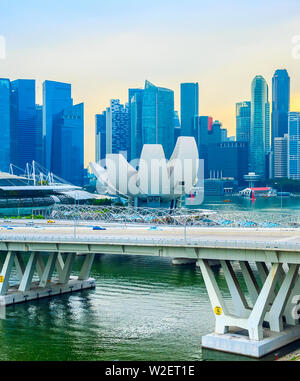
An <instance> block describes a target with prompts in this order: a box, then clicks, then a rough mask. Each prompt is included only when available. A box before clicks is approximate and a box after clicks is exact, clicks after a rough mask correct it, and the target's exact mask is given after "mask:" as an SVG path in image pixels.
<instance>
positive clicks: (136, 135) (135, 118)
mask: <svg viewBox="0 0 300 381" xmlns="http://www.w3.org/2000/svg"><path fill="white" fill-rule="evenodd" d="M129 98H130V101H129V111H128V114H129V115H128V117H129V129H130V137H131V142H130V149H131V152H130V159H131V160H134V159H139V158H140V156H141V152H142V148H143V143H142V141H143V138H142V123H143V120H142V113H143V98H144V89H129Z"/></svg>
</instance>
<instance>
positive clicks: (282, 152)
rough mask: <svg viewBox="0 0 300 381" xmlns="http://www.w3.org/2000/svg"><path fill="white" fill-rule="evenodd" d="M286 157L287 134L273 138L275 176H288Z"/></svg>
mask: <svg viewBox="0 0 300 381" xmlns="http://www.w3.org/2000/svg"><path fill="white" fill-rule="evenodd" d="M287 159H288V135H287V134H285V135H284V137H283V138H275V139H274V177H275V178H286V177H288V171H287V167H288V165H287Z"/></svg>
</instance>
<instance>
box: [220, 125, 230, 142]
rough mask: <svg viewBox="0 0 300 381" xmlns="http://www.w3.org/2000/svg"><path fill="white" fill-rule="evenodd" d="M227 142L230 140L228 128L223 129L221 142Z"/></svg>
mask: <svg viewBox="0 0 300 381" xmlns="http://www.w3.org/2000/svg"><path fill="white" fill-rule="evenodd" d="M227 140H228V137H227V130H226V128H221V141H222V142H227Z"/></svg>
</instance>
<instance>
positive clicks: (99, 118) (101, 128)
mask: <svg viewBox="0 0 300 381" xmlns="http://www.w3.org/2000/svg"><path fill="white" fill-rule="evenodd" d="M95 122H96V151H95V152H96V162H97V163H98V162H99V161H101V160H102V159H105V156H106V111H104V112H103V113H102V114H97V115H96V117H95Z"/></svg>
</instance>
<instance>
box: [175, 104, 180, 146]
mask: <svg viewBox="0 0 300 381" xmlns="http://www.w3.org/2000/svg"><path fill="white" fill-rule="evenodd" d="M179 136H181V125H180V120H179V115H178V111H174V143H175V144H176V142H177V139H178V138H179Z"/></svg>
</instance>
